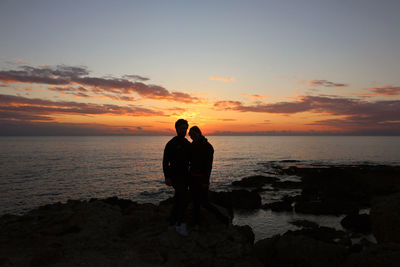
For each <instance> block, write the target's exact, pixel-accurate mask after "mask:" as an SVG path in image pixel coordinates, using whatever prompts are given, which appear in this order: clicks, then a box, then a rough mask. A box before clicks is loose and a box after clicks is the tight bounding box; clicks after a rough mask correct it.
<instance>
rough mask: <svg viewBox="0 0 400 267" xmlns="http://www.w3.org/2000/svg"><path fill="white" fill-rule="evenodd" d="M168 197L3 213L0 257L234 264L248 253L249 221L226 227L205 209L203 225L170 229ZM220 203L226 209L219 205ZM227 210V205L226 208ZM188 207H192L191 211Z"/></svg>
mask: <svg viewBox="0 0 400 267" xmlns="http://www.w3.org/2000/svg"><path fill="white" fill-rule="evenodd" d="M170 209H171V205H170V203H168V201H167V202H164V203H163V204H161V205H160V206H156V205H153V204H137V203H134V202H130V201H124V200H121V199H117V198H110V199H106V200H101V199H100V200H94V199H93V200H91V201H68V202H67V203H65V204H61V203H58V204H54V205H46V206H44V207H40V208H38V209H35V210H32V211H30V212H28V213H27V214H25V215H22V216H2V217H0V263H1V264H3V265H4V264H5V265H6V266H7V265H11V266H29V265H32V266H152V265H166V266H198V264H199V263H201V264H202V265H203V266H233V265H235V263H237V262H241V264H242V266H245V264H246V263H247V262H246V261H243V259H249V262H251V261H250V258H249V257H250V255H251V249H252V246H253V242H254V234H253V232H252V230H251V228H250V227H249V226H232V225H230V226H229V227H226V225H224V224H222V223H221V222H219V221H218V220H217V218H216V217H215V216H214V214H212V213H209V212H208V211H207V210H204V209H202V210H201V212H202V219H203V222H204V224H202V225H201V227H200V230H198V231H197V232H192V231H191V229H190V227H189V232H190V235H189V236H188V237H182V236H180V235H178V234H177V233H176V232H175V231H173V232H168V231H167V226H168V223H167V218H168V216H169V213H170ZM219 209H222V208H221V207H219ZM224 212H225V213H226V211H224ZM188 213H190V210H189V211H188Z"/></svg>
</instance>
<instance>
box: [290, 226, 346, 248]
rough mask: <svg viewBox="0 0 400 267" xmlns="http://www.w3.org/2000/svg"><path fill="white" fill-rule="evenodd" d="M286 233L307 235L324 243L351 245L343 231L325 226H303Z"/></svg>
mask: <svg viewBox="0 0 400 267" xmlns="http://www.w3.org/2000/svg"><path fill="white" fill-rule="evenodd" d="M288 233H290V234H292V235H303V236H308V237H310V238H312V239H315V240H319V241H322V242H325V243H331V244H342V245H344V246H349V245H351V240H350V237H349V235H348V234H346V233H345V232H343V231H340V230H336V229H333V228H330V227H325V226H320V227H316V228H303V229H300V230H296V231H288Z"/></svg>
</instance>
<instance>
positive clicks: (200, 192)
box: [189, 182, 229, 224]
mask: <svg viewBox="0 0 400 267" xmlns="http://www.w3.org/2000/svg"><path fill="white" fill-rule="evenodd" d="M189 188H190V193H191V195H192V201H193V217H194V224H200V207H203V208H205V209H207V210H208V211H210V212H211V213H213V214H214V215H215V217H216V218H217V219H218V220H219V221H221V222H222V223H224V224H229V218H228V217H226V216H225V215H223V214H222V213H221V212H220V211H219V209H218V208H217V207H215V206H214V205H212V204H211V203H210V202H209V201H208V188H207V187H204V186H203V185H201V184H200V183H197V182H192V183H191V184H190V187H189Z"/></svg>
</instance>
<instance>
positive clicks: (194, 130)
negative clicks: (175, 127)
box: [189, 126, 202, 141]
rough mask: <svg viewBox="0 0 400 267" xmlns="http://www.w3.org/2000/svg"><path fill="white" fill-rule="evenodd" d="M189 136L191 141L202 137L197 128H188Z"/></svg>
mask: <svg viewBox="0 0 400 267" xmlns="http://www.w3.org/2000/svg"><path fill="white" fill-rule="evenodd" d="M189 136H190V138H191V139H192V140H193V141H197V140H199V138H200V137H201V136H202V133H201V131H200V128H199V127H197V126H193V127H192V128H190V130H189Z"/></svg>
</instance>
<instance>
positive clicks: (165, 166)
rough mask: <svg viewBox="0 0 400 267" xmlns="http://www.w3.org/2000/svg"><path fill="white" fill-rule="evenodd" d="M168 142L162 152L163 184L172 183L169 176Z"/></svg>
mask: <svg viewBox="0 0 400 267" xmlns="http://www.w3.org/2000/svg"><path fill="white" fill-rule="evenodd" d="M168 144H169V143H167V145H166V146H165V148H164V154H163V172H164V178H165V184H166V185H168V186H171V185H172V181H171V177H170V168H169V163H170V155H169V146H168Z"/></svg>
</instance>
